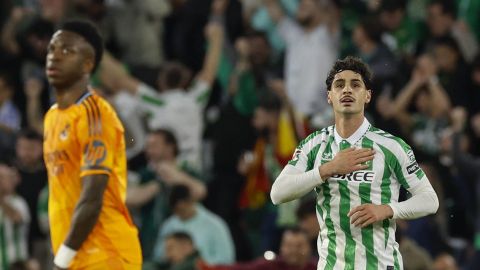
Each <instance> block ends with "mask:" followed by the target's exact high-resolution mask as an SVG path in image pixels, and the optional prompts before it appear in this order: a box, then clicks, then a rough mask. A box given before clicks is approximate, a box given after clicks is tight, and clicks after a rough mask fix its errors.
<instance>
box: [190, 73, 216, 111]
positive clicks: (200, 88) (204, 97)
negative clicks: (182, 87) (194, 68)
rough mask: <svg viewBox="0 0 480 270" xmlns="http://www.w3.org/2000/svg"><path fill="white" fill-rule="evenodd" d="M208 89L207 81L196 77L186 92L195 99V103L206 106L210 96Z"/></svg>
mask: <svg viewBox="0 0 480 270" xmlns="http://www.w3.org/2000/svg"><path fill="white" fill-rule="evenodd" d="M210 89H211V87H210V84H209V83H207V82H206V81H203V80H200V79H196V80H195V81H194V82H193V84H192V85H191V87H190V88H189V89H188V94H189V95H190V96H192V97H193V98H194V99H195V103H197V104H200V105H202V106H206V105H207V103H208V98H209V97H210Z"/></svg>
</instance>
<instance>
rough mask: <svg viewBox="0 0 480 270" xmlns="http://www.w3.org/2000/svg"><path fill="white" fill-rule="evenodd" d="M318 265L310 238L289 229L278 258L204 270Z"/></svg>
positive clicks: (294, 269) (307, 269)
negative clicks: (313, 257)
mask: <svg viewBox="0 0 480 270" xmlns="http://www.w3.org/2000/svg"><path fill="white" fill-rule="evenodd" d="M314 269H317V263H316V262H315V261H314V260H313V259H312V250H311V249H310V245H309V244H308V236H307V233H305V232H304V231H302V230H299V229H295V228H293V229H287V230H286V231H285V232H284V233H283V236H282V243H281V246H280V254H279V256H278V257H275V256H274V257H273V258H268V259H264V258H261V259H257V260H255V261H252V262H248V263H239V264H234V265H228V266H216V267H215V266H213V267H209V266H206V265H203V268H202V270H314Z"/></svg>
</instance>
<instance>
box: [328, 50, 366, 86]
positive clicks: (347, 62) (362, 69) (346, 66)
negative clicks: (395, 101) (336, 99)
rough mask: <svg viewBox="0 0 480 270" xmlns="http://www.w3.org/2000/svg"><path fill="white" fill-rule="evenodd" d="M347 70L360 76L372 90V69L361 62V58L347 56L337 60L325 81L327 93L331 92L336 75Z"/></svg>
mask: <svg viewBox="0 0 480 270" xmlns="http://www.w3.org/2000/svg"><path fill="white" fill-rule="evenodd" d="M345 70H351V71H353V72H355V73H358V74H360V76H362V79H363V83H364V84H365V86H366V87H367V89H368V90H372V72H371V71H370V68H369V67H368V66H367V64H365V63H364V62H363V61H362V60H360V58H357V57H353V56H347V57H345V58H344V59H342V60H337V61H336V62H335V64H334V65H333V67H332V69H331V70H330V72H329V73H328V76H327V79H326V81H325V83H326V84H327V91H330V88H331V87H332V83H333V79H334V78H335V75H336V74H337V73H340V72H342V71H345Z"/></svg>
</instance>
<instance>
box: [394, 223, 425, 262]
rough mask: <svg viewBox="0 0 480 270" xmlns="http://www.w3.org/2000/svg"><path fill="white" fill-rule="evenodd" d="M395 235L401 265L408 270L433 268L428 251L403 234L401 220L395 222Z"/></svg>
mask: <svg viewBox="0 0 480 270" xmlns="http://www.w3.org/2000/svg"><path fill="white" fill-rule="evenodd" d="M397 224H398V225H400V226H398V227H397V230H396V232H395V237H396V239H397V241H398V244H399V250H400V253H401V254H402V259H403V267H404V269H408V270H433V261H432V258H431V257H430V255H429V254H428V252H427V251H426V250H425V249H423V248H422V247H420V246H419V245H418V244H417V243H415V241H414V240H413V239H410V238H409V237H407V236H405V235H404V232H403V227H404V226H405V225H402V224H403V221H400V222H397Z"/></svg>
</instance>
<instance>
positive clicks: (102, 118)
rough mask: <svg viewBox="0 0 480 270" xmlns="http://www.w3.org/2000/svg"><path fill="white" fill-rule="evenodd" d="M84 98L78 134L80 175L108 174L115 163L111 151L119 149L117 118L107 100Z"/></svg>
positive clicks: (113, 152)
mask: <svg viewBox="0 0 480 270" xmlns="http://www.w3.org/2000/svg"><path fill="white" fill-rule="evenodd" d="M98 103H99V102H98V101H95V100H94V99H87V100H86V101H85V102H84V103H83V105H84V107H85V113H84V115H83V117H82V118H81V119H80V120H79V122H78V129H77V138H78V139H79V142H80V151H81V161H80V177H84V176H87V175H92V174H107V175H110V174H111V172H112V169H113V166H114V160H115V159H114V155H115V154H118V153H116V152H117V151H120V150H121V149H120V146H121V145H120V141H119V136H120V135H121V134H120V133H121V129H120V128H119V123H118V121H119V120H118V118H116V117H114V115H113V114H114V112H113V109H108V108H107V107H106V104H98Z"/></svg>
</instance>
